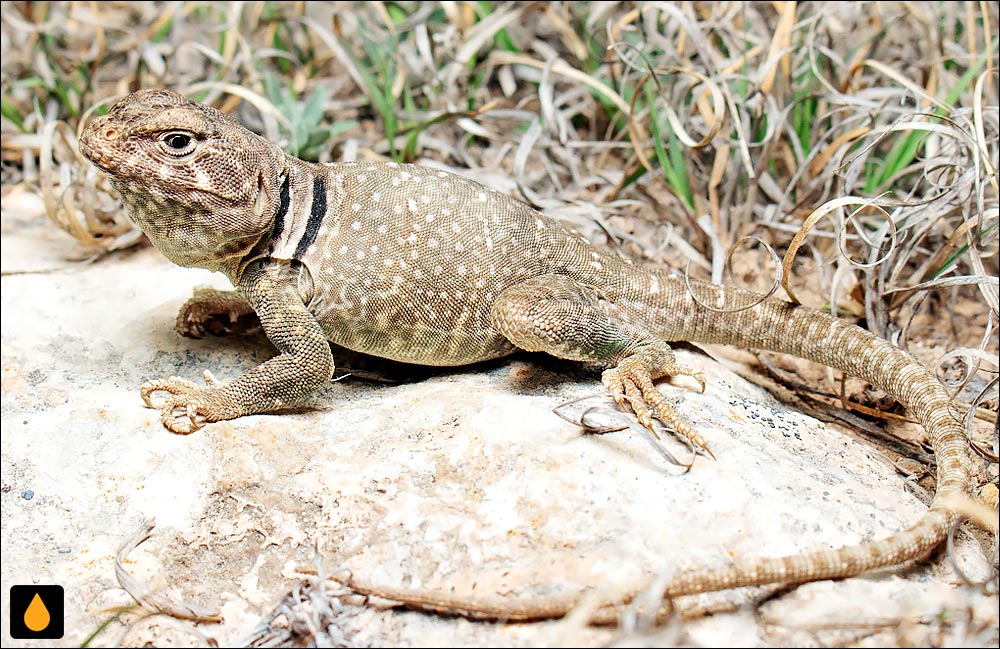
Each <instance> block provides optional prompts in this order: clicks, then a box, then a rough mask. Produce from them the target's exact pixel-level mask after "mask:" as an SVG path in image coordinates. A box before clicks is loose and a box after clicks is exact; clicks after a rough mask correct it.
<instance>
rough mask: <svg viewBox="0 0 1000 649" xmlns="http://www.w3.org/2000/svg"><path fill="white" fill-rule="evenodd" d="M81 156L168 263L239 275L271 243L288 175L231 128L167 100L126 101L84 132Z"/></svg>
mask: <svg viewBox="0 0 1000 649" xmlns="http://www.w3.org/2000/svg"><path fill="white" fill-rule="evenodd" d="M80 151H81V152H82V153H83V154H84V155H85V156H86V157H87V158H88V159H89V160H90V161H91V162H93V163H94V164H95V165H96V166H97V167H99V168H100V169H101V170H103V171H104V172H105V173H106V174H107V175H108V177H109V179H110V180H111V184H112V185H113V186H114V187H115V189H117V190H118V193H119V194H121V197H122V200H123V201H124V203H125V205H126V207H127V209H128V213H129V217H130V218H131V219H132V220H133V221H134V222H135V223H136V224H137V225H138V226H139V227H140V228H142V230H143V232H145V233H146V236H147V237H149V240H150V241H152V243H153V245H154V246H156V248H157V249H158V250H159V251H160V252H162V253H163V254H164V256H166V257H167V258H168V259H170V260H171V261H173V262H174V263H176V264H179V265H181V266H197V267H200V268H208V269H210V270H227V269H232V268H234V267H235V265H236V264H237V263H238V262H239V260H240V259H242V258H243V257H244V256H246V255H247V254H248V253H249V252H250V251H251V250H252V249H253V247H254V246H255V245H256V244H257V242H258V241H260V240H261V238H262V237H264V236H266V235H268V234H269V232H270V229H271V226H272V222H273V220H274V216H275V213H276V212H277V209H278V204H279V190H280V188H279V175H280V173H281V170H282V169H284V168H285V167H286V166H287V163H286V161H285V155H284V154H283V153H282V152H281V151H280V150H279V149H277V148H276V147H274V146H273V145H271V144H270V143H269V142H268V141H267V140H265V139H264V138H262V137H260V136H258V135H256V134H254V133H251V132H250V131H249V130H247V129H246V128H244V127H243V126H241V125H240V124H239V123H238V122H237V121H236V120H234V119H233V118H231V117H229V116H228V115H225V114H223V113H221V112H219V111H217V110H215V109H214V108H211V107H209V106H203V105H201V104H196V103H194V102H192V101H189V100H188V99H187V98H185V97H183V96H182V95H179V94H177V93H175V92H171V91H169V90H140V91H138V92H135V93H132V94H131V95H128V96H126V97H123V98H122V99H119V100H118V101H117V102H115V103H114V104H113V105H112V106H111V108H110V109H109V111H108V113H107V114H106V115H102V116H100V117H97V118H95V119H94V120H92V121H91V122H90V124H88V126H87V127H86V129H84V131H83V133H82V134H81V136H80Z"/></svg>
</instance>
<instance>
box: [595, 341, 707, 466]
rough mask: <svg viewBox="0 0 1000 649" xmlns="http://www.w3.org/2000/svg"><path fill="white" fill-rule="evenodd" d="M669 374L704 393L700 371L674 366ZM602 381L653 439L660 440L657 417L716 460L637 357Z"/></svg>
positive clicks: (622, 364)
mask: <svg viewBox="0 0 1000 649" xmlns="http://www.w3.org/2000/svg"><path fill="white" fill-rule="evenodd" d="M666 375H670V376H679V375H683V376H690V377H692V378H693V379H695V380H696V381H698V383H699V384H701V391H702V392H703V393H704V392H705V377H704V375H703V374H702V373H701V372H699V371H698V370H695V369H692V368H690V367H687V366H685V365H676V364H674V365H671V366H670V368H669V371H668V372H667V373H666ZM601 382H602V383H604V387H606V388H607V389H608V391H609V392H611V396H612V397H614V400H615V402H616V403H617V404H618V406H619V407H620V408H622V409H623V410H631V411H632V412H634V413H635V416H636V418H637V419H638V420H639V423H640V424H642V426H643V427H644V428H646V429H647V430H649V431H650V432H651V433H653V437H655V438H656V439H659V435H657V434H656V429H655V427H654V425H653V418H654V417H655V418H657V419H660V420H662V421H664V422H667V423H669V424H671V425H672V426H673V428H674V430H675V431H676V432H677V434H678V435H680V436H681V437H683V438H685V439H687V440H688V441H689V442H691V444H693V445H694V446H696V447H697V448H700V449H701V450H703V451H704V452H705V453H706V454H707V455H708V456H709V457H711V458H712V459H713V460H714V459H715V454H714V453H712V449H711V448H710V447H709V445H708V442H707V441H706V440H705V438H704V437H702V436H701V435H700V434H699V433H698V431H696V430H695V429H694V428H692V427H691V424H689V423H688V422H687V421H685V420H684V419H683V418H682V417H681V416H680V415H679V414H678V413H677V411H676V410H674V407H673V406H671V405H670V404H669V403H668V402H667V400H666V398H665V397H664V396H663V394H662V393H661V392H660V391H659V390H657V389H656V386H654V385H653V377H652V375H651V374H650V372H649V369H648V368H647V367H646V366H645V365H644V364H643V363H642V362H641V361H640V360H638V359H636V358H635V357H630V358H626V359H625V360H623V361H622V362H621V363H619V364H618V365H617V366H616V367H612V368H610V369H607V370H605V371H604V373H603V374H602V375H601Z"/></svg>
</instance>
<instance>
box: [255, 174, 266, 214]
mask: <svg viewBox="0 0 1000 649" xmlns="http://www.w3.org/2000/svg"><path fill="white" fill-rule="evenodd" d="M265 207H267V189H266V188H265V186H264V172H259V173H258V174H257V200H255V201H254V204H253V213H254V214H256V215H257V216H262V215H263V214H264V208H265Z"/></svg>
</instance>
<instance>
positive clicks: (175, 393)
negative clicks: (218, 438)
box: [139, 370, 221, 435]
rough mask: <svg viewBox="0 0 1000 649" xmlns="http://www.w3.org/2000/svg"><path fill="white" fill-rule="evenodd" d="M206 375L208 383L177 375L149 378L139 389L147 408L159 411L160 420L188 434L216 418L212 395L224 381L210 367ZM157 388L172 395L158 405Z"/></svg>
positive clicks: (171, 427) (172, 430)
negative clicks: (199, 383)
mask: <svg viewBox="0 0 1000 649" xmlns="http://www.w3.org/2000/svg"><path fill="white" fill-rule="evenodd" d="M204 378H205V383H206V385H198V384H196V383H192V382H191V381H188V380H187V379H182V378H180V377H177V376H172V377H170V378H169V379H156V380H153V381H147V382H146V383H143V384H142V385H141V386H139V393H140V394H141V395H142V400H143V402H144V403H145V404H146V407H147V408H156V409H158V410H159V411H160V420H161V421H162V422H163V425H164V426H165V427H166V428H167V430H169V431H171V432H174V433H179V434H181V435H188V434H190V433H193V432H194V431H196V430H198V429H199V428H201V427H202V426H204V425H205V424H206V423H207V422H209V421H214V418H211V415H212V413H213V412H214V411H215V407H214V405H215V399H214V398H213V397H214V394H215V393H216V391H217V389H218V388H219V386H220V385H221V384H220V383H219V381H218V380H217V379H216V378H215V377H214V376H212V373H211V372H209V371H208V370H205V374H204ZM154 392H166V393H167V394H168V395H169V396H168V397H167V398H166V399H165V400H164V401H163V403H161V404H159V405H157V404H155V403H153V393H154Z"/></svg>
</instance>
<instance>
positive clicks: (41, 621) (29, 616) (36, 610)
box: [24, 593, 52, 633]
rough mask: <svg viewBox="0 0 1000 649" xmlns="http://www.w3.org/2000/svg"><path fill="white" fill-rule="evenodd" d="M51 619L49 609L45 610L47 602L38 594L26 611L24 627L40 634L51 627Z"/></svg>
mask: <svg viewBox="0 0 1000 649" xmlns="http://www.w3.org/2000/svg"><path fill="white" fill-rule="evenodd" d="M51 619H52V618H51V617H50V616H49V609H47V608H45V602H43V601H42V598H41V597H39V596H38V593H35V596H34V598H32V600H31V603H30V604H28V608H27V610H25V611H24V626H26V627H28V628H29V629H31V630H32V631H34V632H35V633H38V632H39V631H41V630H42V629H44V628H45V627H47V626H48V625H49V622H50V621H51Z"/></svg>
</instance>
